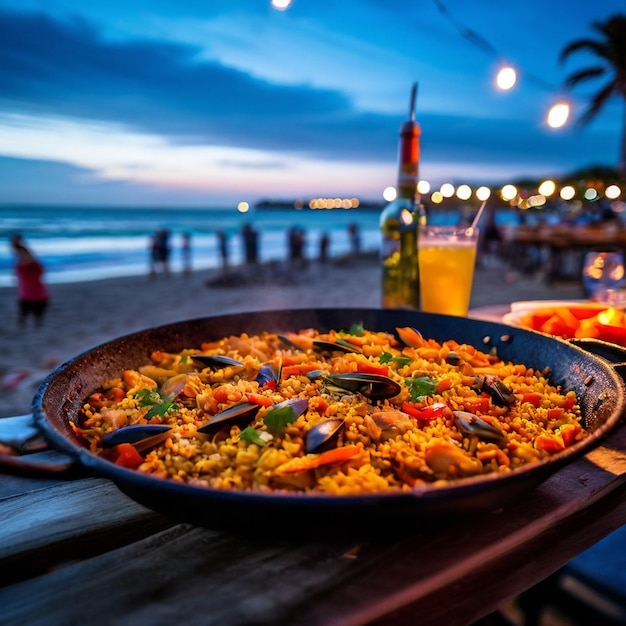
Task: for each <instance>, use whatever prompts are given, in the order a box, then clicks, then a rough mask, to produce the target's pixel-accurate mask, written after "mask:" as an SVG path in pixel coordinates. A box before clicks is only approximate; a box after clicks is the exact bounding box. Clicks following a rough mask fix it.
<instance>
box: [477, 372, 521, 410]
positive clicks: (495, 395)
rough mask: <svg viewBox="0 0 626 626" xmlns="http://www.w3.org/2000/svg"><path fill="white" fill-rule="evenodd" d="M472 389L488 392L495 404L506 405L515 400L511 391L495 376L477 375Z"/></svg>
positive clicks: (510, 404) (511, 403) (513, 402)
mask: <svg viewBox="0 0 626 626" xmlns="http://www.w3.org/2000/svg"><path fill="white" fill-rule="evenodd" d="M472 389H474V390H475V391H478V392H479V393H483V392H484V393H487V394H489V395H490V396H491V401H492V402H493V403H494V404H495V405H496V406H500V407H507V406H512V405H513V404H515V402H516V398H515V395H514V394H513V392H512V391H511V390H510V389H509V388H508V387H507V386H506V385H505V384H504V383H503V382H502V381H501V380H500V379H499V378H498V377H497V376H492V375H486V376H477V377H476V379H475V380H474V384H473V385H472Z"/></svg>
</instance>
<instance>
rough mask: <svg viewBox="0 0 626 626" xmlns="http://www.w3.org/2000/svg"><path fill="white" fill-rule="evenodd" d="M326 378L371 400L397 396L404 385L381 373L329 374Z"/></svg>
mask: <svg viewBox="0 0 626 626" xmlns="http://www.w3.org/2000/svg"><path fill="white" fill-rule="evenodd" d="M325 380H327V381H329V382H330V383H331V384H334V385H336V386H337V387H341V389H345V390H346V391H351V392H352V393H360V394H361V395H363V396H365V397H366V398H368V399H369V400H386V399H387V398H393V397H394V396H397V395H398V394H399V393H400V391H401V390H402V387H401V386H400V385H399V384H398V383H397V382H396V381H395V380H392V379H391V378H388V377H387V376H381V375H380V374H361V373H358V372H355V373H348V374H328V376H326V377H325Z"/></svg>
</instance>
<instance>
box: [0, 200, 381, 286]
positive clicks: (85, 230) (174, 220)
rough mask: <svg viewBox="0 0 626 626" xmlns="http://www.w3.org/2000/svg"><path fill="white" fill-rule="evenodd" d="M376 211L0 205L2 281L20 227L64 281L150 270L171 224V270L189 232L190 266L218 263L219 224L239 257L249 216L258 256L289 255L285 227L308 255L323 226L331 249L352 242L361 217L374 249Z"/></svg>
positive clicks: (9, 271) (8, 278) (4, 282)
mask: <svg viewBox="0 0 626 626" xmlns="http://www.w3.org/2000/svg"><path fill="white" fill-rule="evenodd" d="M378 217H379V214H378V212H377V211H375V210H370V209H348V210H346V209H335V210H330V211H329V210H323V211H322V210H318V211H312V210H310V209H302V210H296V209H292V210H290V209H284V208H275V209H273V208H263V209H251V210H250V211H249V212H248V213H245V214H243V213H239V212H238V211H236V210H235V209H230V210H227V209H179V208H172V209H165V208H158V209H144V208H119V207H110V208H106V207H104V208H103V207H98V208H96V207H57V206H55V207H52V206H16V207H12V206H0V287H7V286H12V285H14V284H15V277H14V258H13V254H12V251H11V246H10V238H11V236H12V235H14V234H16V233H20V234H21V235H22V236H23V238H24V240H25V242H26V244H27V245H28V246H29V247H30V249H31V250H32V251H33V252H34V254H35V255H36V256H37V257H38V258H39V259H40V260H41V261H42V263H43V264H44V266H45V268H46V275H45V279H46V282H48V283H67V282H77V281H86V280H94V279H101V278H113V277H120V276H135V275H142V274H146V273H147V272H148V270H149V241H150V236H151V235H152V234H153V233H154V232H155V231H156V230H158V229H167V230H169V231H170V246H171V263H170V267H171V271H172V272H177V271H180V270H181V269H182V256H181V243H182V234H183V233H184V232H187V233H190V234H191V251H192V267H193V268H194V269H211V268H218V267H220V265H221V258H220V255H219V247H218V238H217V235H216V232H217V231H218V230H222V231H224V232H225V233H226V234H227V237H228V248H229V261H230V263H231V264H232V265H236V264H239V263H242V262H243V259H244V248H243V242H242V238H241V234H240V232H241V228H242V226H243V225H244V224H246V223H248V224H252V225H253V226H254V228H255V229H256V230H257V231H258V233H259V260H260V261H261V262H268V261H281V260H286V258H287V254H288V252H287V230H288V229H289V228H291V227H298V228H300V229H302V230H304V231H305V233H306V248H305V253H306V256H307V258H309V259H315V258H317V257H318V248H319V240H320V237H321V234H322V233H323V232H327V233H328V234H329V235H330V242H331V243H330V250H329V254H330V256H339V255H342V254H346V253H347V252H349V250H350V242H349V239H348V225H349V224H350V223H352V222H354V223H356V224H358V226H359V228H360V232H361V241H362V249H363V250H377V249H378V246H379V239H380V235H379V232H378Z"/></svg>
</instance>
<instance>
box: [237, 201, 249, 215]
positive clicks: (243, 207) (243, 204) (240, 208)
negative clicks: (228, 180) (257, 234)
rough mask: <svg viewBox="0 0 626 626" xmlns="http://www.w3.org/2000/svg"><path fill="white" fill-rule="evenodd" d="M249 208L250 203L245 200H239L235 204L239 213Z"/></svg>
mask: <svg viewBox="0 0 626 626" xmlns="http://www.w3.org/2000/svg"><path fill="white" fill-rule="evenodd" d="M249 210H250V205H249V204H248V203H247V202H240V203H239V204H238V205H237V211H239V213H247V212H248V211H249Z"/></svg>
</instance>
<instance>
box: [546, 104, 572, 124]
mask: <svg viewBox="0 0 626 626" xmlns="http://www.w3.org/2000/svg"><path fill="white" fill-rule="evenodd" d="M568 118H569V104H568V103H567V102H557V103H556V104H553V105H552V106H551V107H550V110H549V111H548V126H550V128H561V126H565V124H566V122H567V120H568Z"/></svg>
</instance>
